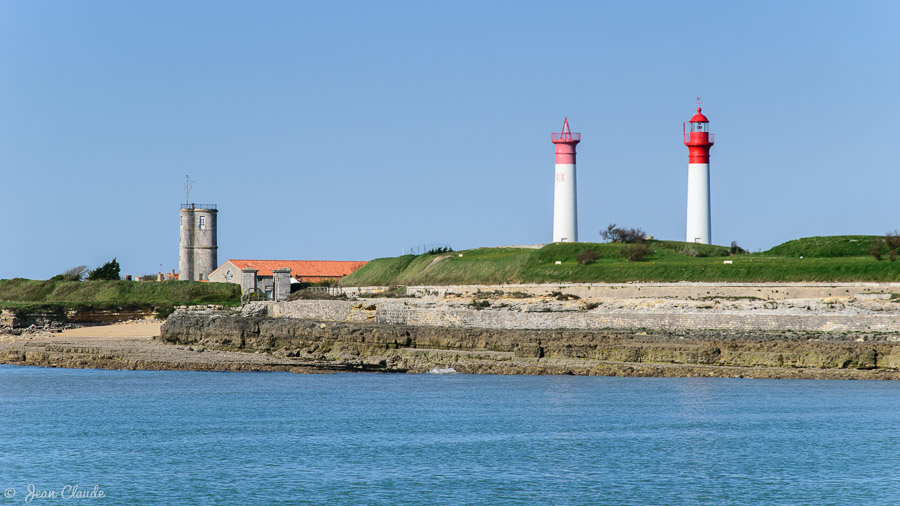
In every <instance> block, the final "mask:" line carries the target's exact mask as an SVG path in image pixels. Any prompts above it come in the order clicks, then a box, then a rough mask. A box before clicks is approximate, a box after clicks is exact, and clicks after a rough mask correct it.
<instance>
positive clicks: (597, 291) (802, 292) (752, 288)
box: [344, 282, 900, 299]
mask: <svg viewBox="0 0 900 506" xmlns="http://www.w3.org/2000/svg"><path fill="white" fill-rule="evenodd" d="M384 288H385V287H361V288H345V289H344V290H345V291H348V293H349V290H356V291H355V292H353V293H358V292H362V293H367V292H374V293H377V292H379V291H383V290H384ZM495 290H501V291H504V292H506V293H512V292H521V293H526V294H530V295H536V296H544V295H549V294H550V293H552V292H556V291H564V292H565V293H570V294H572V295H577V296H579V297H581V298H638V297H654V298H680V299H701V298H705V297H748V296H753V297H757V298H760V299H813V298H823V297H841V296H858V295H863V294H872V293H900V283H690V282H682V283H568V284H559V283H557V284H509V285H449V286H408V287H406V293H407V294H409V295H410V296H415V297H421V296H426V295H435V296H439V297H445V296H447V295H448V294H456V295H459V296H461V297H473V296H476V295H477V294H478V293H479V292H492V291H495Z"/></svg>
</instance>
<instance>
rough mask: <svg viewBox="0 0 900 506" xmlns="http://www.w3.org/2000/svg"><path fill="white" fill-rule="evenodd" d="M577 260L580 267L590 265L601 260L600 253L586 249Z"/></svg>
mask: <svg viewBox="0 0 900 506" xmlns="http://www.w3.org/2000/svg"><path fill="white" fill-rule="evenodd" d="M575 258H576V259H577V260H578V265H588V264H592V263H594V262H596V261H597V259H598V258H600V253H597V250H595V249H586V250H584V251H582V252H581V253H579V254H578V256H577V257H575Z"/></svg>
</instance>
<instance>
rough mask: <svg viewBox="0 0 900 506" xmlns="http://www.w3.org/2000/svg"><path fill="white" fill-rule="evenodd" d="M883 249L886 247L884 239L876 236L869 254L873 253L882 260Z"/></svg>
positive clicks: (877, 258) (870, 246)
mask: <svg viewBox="0 0 900 506" xmlns="http://www.w3.org/2000/svg"><path fill="white" fill-rule="evenodd" d="M882 249H884V239H882V238H881V237H876V238H875V239H873V240H872V244H870V245H869V254H870V255H872V256H873V257H874V258H875V260H881V253H882Z"/></svg>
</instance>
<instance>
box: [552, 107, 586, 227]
mask: <svg viewBox="0 0 900 506" xmlns="http://www.w3.org/2000/svg"><path fill="white" fill-rule="evenodd" d="M550 141H552V142H553V144H555V145H556V175H555V178H556V179H555V182H554V185H553V242H578V202H577V199H576V196H575V145H576V144H578V143H579V142H581V134H580V133H572V132H571V131H570V130H569V118H568V117H567V118H566V119H565V120H564V121H563V127H562V132H560V133H552V134H550Z"/></svg>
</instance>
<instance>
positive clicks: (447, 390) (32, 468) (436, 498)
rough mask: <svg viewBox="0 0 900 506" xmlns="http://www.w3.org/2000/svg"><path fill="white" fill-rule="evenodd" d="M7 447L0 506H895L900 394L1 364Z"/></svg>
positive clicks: (765, 384)
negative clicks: (203, 505)
mask: <svg viewBox="0 0 900 506" xmlns="http://www.w3.org/2000/svg"><path fill="white" fill-rule="evenodd" d="M0 445H2V446H0V492H2V493H3V494H4V496H2V497H0V504H26V503H30V504H41V503H44V504H101V503H103V504H133V503H159V504H177V503H218V504H279V503H281V504H291V503H297V502H308V503H344V504H351V503H353V504H355V503H391V504H393V503H411V504H433V503H454V504H455V503H467V504H493V503H518V504H536V503H538V504H540V503H552V504H600V503H609V504H682V503H709V504H734V503H739V504H746V503H759V504H823V503H831V504H863V503H870V504H884V503H897V502H898V501H900V383H894V382H878V381H865V382H864V381H803V380H800V381H795V380H747V379H741V380H737V379H734V380H732V379H662V378H659V379H658V378H606V377H572V376H471V375H462V374H423V375H400V374H396V375H388V374H331V375H296V374H289V373H204V372H177V371H160V372H157V371H103V370H71V369H43V368H35V367H14V366H0ZM66 494H68V495H66ZM76 494H80V495H79V496H76ZM91 494H93V496H92V497H89V496H90V495H91ZM101 496H102V497H101Z"/></svg>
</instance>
